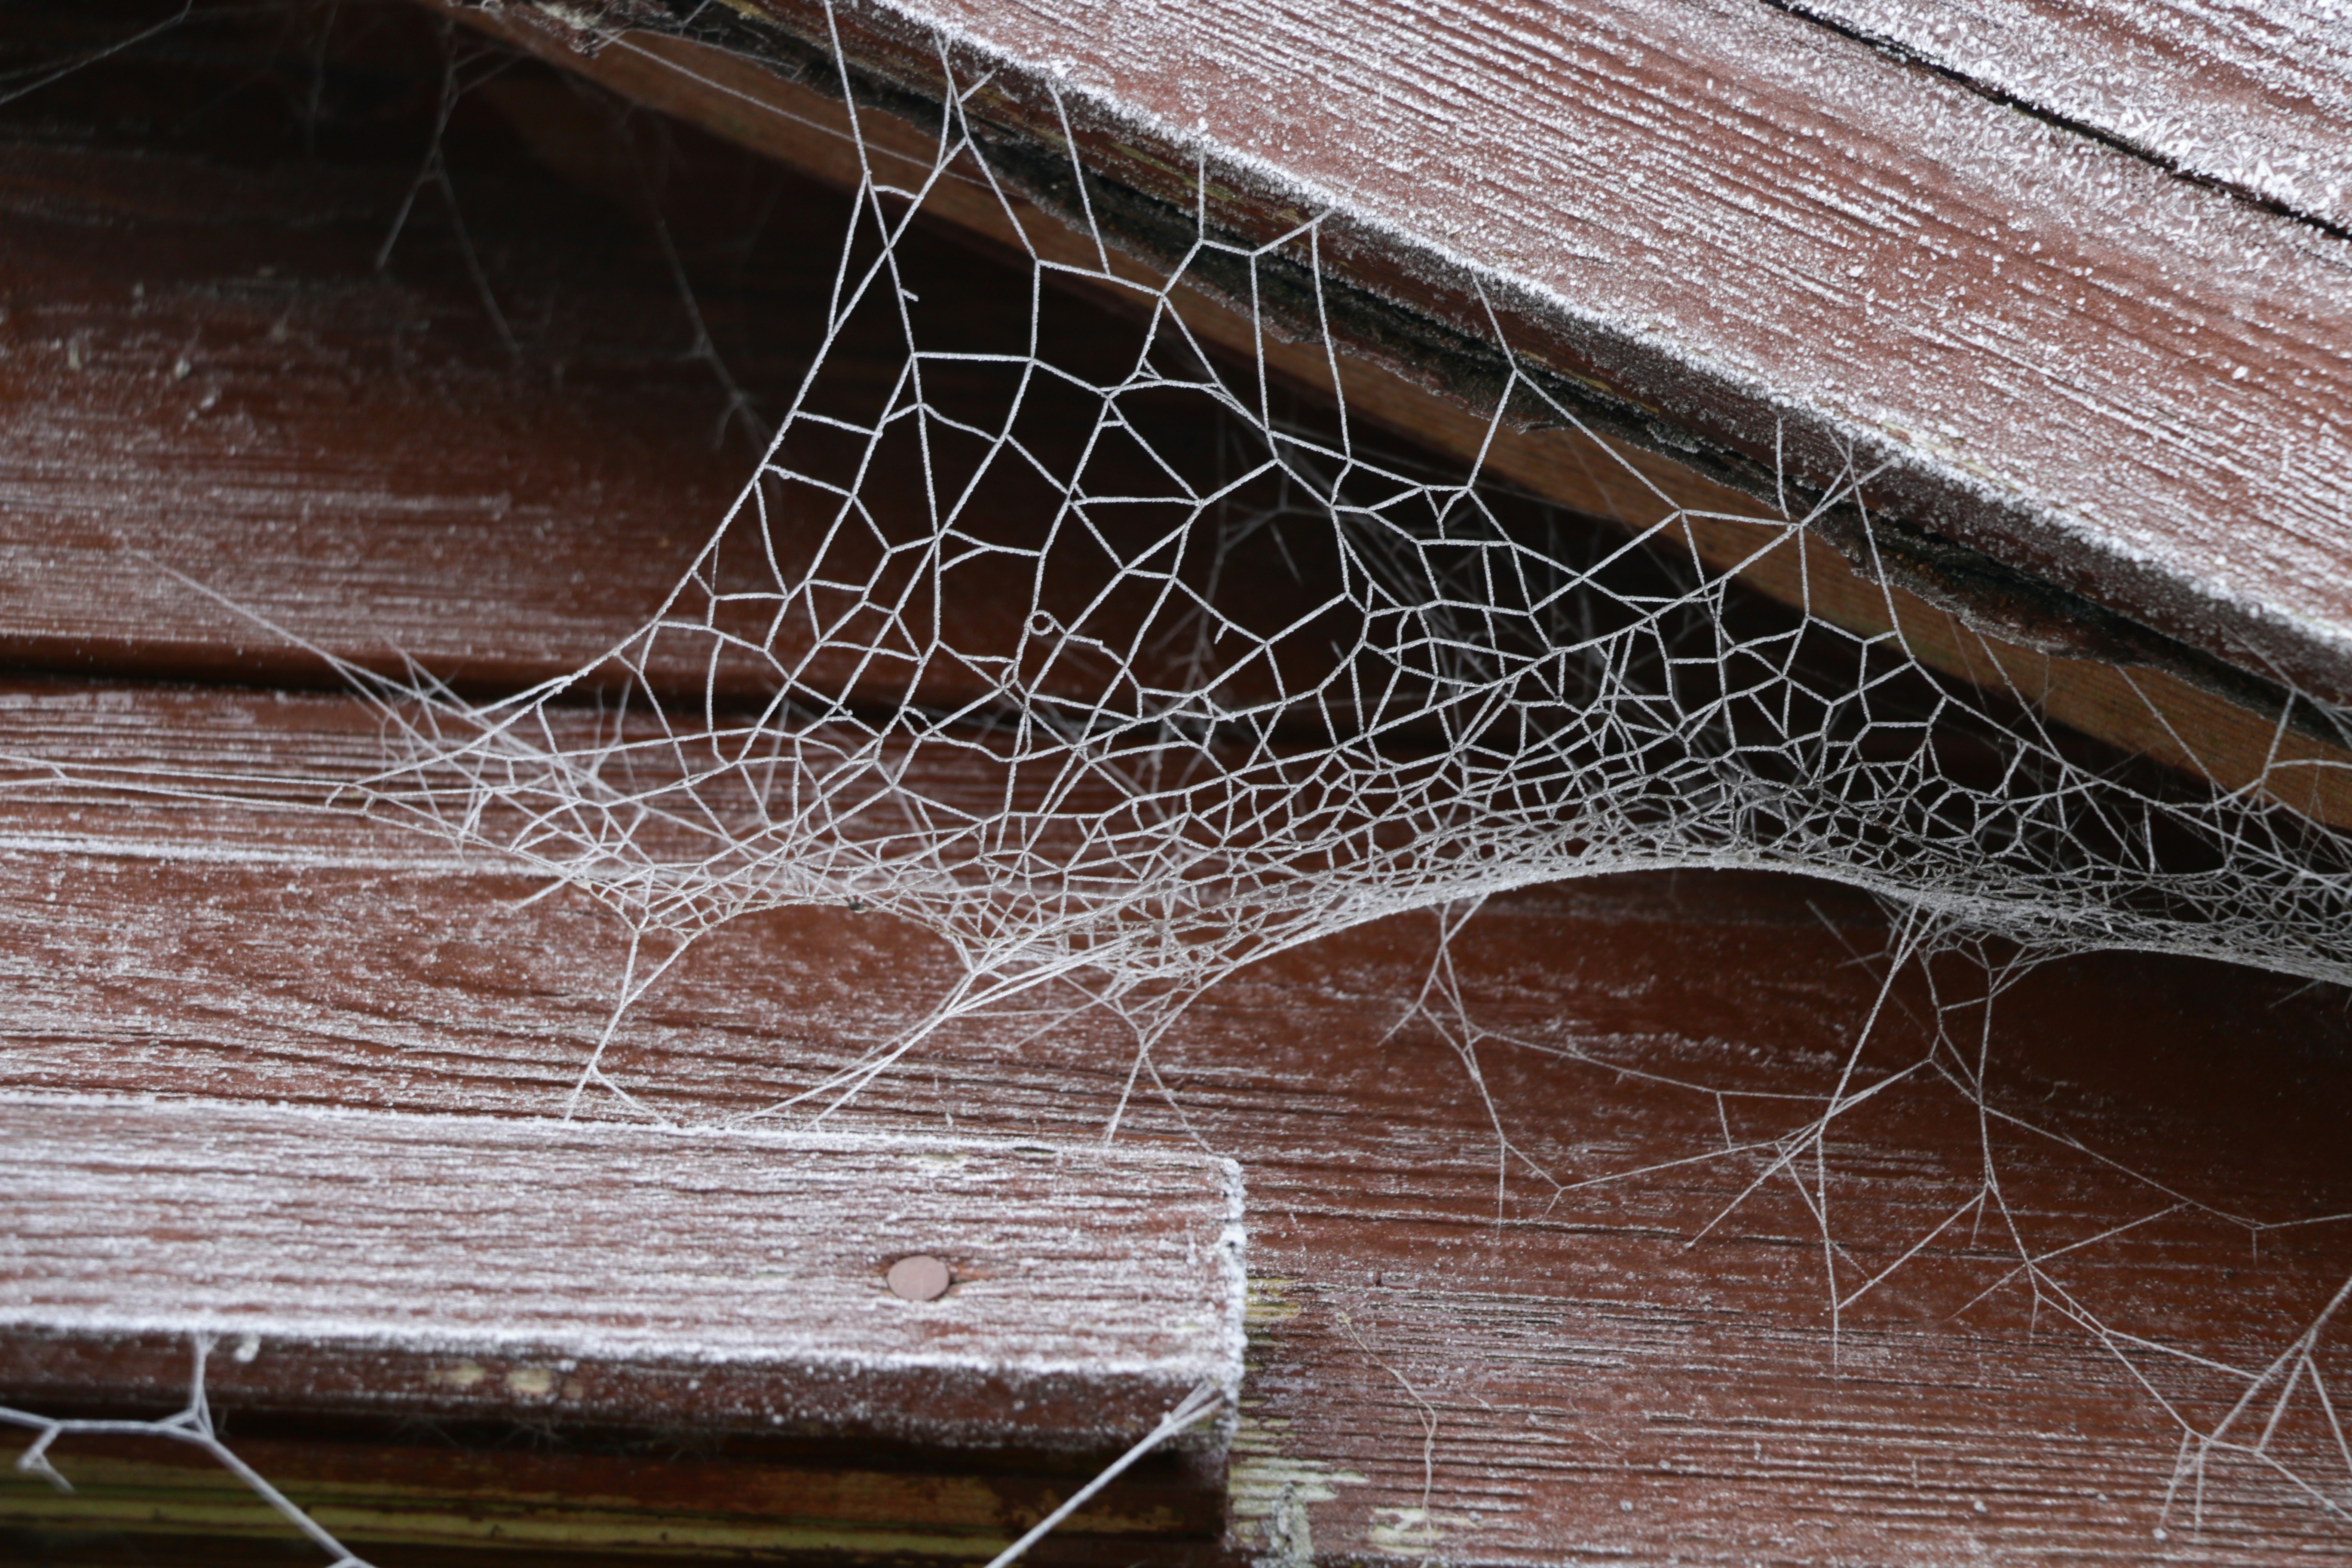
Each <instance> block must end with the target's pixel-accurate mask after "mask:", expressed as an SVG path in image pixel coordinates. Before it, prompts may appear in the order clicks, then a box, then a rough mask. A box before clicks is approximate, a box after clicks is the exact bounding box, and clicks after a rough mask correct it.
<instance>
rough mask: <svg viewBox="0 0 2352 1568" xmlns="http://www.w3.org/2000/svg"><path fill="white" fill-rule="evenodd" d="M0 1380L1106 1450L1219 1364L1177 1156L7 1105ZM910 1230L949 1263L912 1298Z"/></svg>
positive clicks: (1215, 1175)
mask: <svg viewBox="0 0 2352 1568" xmlns="http://www.w3.org/2000/svg"><path fill="white" fill-rule="evenodd" d="M0 1190H5V1194H6V1195H5V1199H0V1208H5V1216H6V1217H5V1225H0V1234H5V1236H6V1237H7V1240H6V1242H5V1245H0V1382H5V1384H6V1385H7V1386H9V1387H10V1388H11V1389H13V1390H15V1391H16V1392H17V1394H18V1397H20V1398H24V1397H30V1398H36V1399H47V1400H56V1399H59V1398H67V1399H70V1400H72V1401H73V1402H75V1403H76V1404H79V1405H93V1404H95V1405H118V1406H122V1405H152V1404H153V1403H155V1402H156V1401H158V1400H159V1399H168V1398H170V1397H171V1396H173V1395H174V1394H179V1393H180V1392H182V1391H184V1389H185V1387H186V1385H187V1380H188V1374H189V1366H190V1360H189V1356H190V1352H189V1346H190V1342H191V1341H192V1338H193V1337H194V1336H198V1335H202V1336H205V1338H207V1339H210V1340H215V1341H216V1342H218V1344H219V1346H220V1349H221V1352H222V1353H221V1354H220V1355H218V1356H216V1357H215V1359H214V1362H213V1363H212V1365H211V1368H210V1371H209V1373H208V1377H207V1383H208V1386H209V1388H210V1390H211V1392H212V1393H213V1394H214V1395H215V1397H217V1398H219V1399H221V1400H222V1401H224V1402H227V1403H236V1404H241V1405H253V1406H257V1407H260V1408H265V1409H267V1408H280V1409H284V1408H289V1407H290V1408H295V1409H309V1410H313V1411H328V1412H345V1411H369V1412H388V1413H404V1414H412V1415H443V1416H449V1415H459V1416H478V1415H528V1416H530V1417H531V1418H534V1419H539V1420H551V1421H568V1422H572V1423H574V1424H597V1423H602V1424H607V1425H611V1424H617V1423H622V1422H636V1423H646V1424H652V1425H667V1424H671V1423H688V1424H691V1425H693V1426H697V1427H698V1428H709V1429H711V1430H717V1431H724V1430H728V1429H730V1428H751V1429H754V1430H756V1429H758V1428H760V1427H761V1426H767V1427H772V1428H776V1429H779V1430H782V1431H786V1432H791V1433H793V1434H796V1435H811V1434H820V1433H834V1434H841V1435H846V1436H861V1437H878V1438H885V1439H888V1440H892V1441H898V1442H904V1443H909V1444H934V1445H940V1446H947V1447H982V1446H989V1445H1013V1446H1016V1447H1030V1448H1045V1449H1053V1448H1063V1449H1079V1450H1085V1451H1094V1450H1101V1449H1107V1448H1108V1449H1115V1448H1117V1447H1120V1446H1122V1445H1124V1444H1126V1443H1131V1442H1133V1441H1135V1440H1136V1439H1137V1438H1139V1437H1140V1436H1142V1435H1143V1434H1144V1433H1146V1432H1148V1431H1150V1429H1151V1427H1152V1426H1153V1425H1154V1424H1155V1423H1156V1422H1157V1421H1158V1420H1159V1419H1160V1416H1161V1415H1165V1414H1166V1412H1167V1411H1168V1410H1169V1409H1170V1408H1171V1407H1172V1406H1174V1405H1177V1404H1178V1403H1179V1402H1181V1400H1182V1399H1183V1398H1184V1396H1185V1395H1186V1394H1189V1393H1191V1392H1192V1390H1193V1389H1194V1388H1196V1387H1198V1386H1200V1385H1202V1384H1213V1385H1215V1386H1217V1387H1219V1388H1221V1389H1223V1390H1224V1391H1226V1393H1227V1394H1228V1395H1230V1394H1231V1393H1232V1391H1233V1390H1234V1387H1235V1386H1237V1384H1238V1383H1239V1379H1240V1375H1241V1363H1240V1353H1241V1308H1242V1272H1241V1259H1240V1250H1239V1249H1240V1246H1241V1188H1240V1184H1239V1177H1238V1173H1237V1172H1236V1171H1235V1169H1234V1167H1233V1166H1232V1165H1231V1164H1230V1163H1223V1162H1219V1161H1217V1160H1213V1159H1210V1158H1206V1157H1203V1156H1202V1155H1199V1154H1187V1153H1184V1152H1152V1151H1148V1150H1123V1151H1103V1150H1079V1149H1071V1148H1049V1147H1044V1146H1038V1145H1020V1146H1016V1145H1010V1144H1005V1143H980V1142H970V1141H961V1142H960V1141H956V1140H949V1139H938V1138H920V1139H912V1140H897V1141H891V1140H876V1139H872V1138H848V1137H832V1138H828V1137H825V1136H823V1135H820V1134H781V1135H779V1134H769V1133H755V1134H746V1135H743V1136H727V1135H719V1134H699V1135H698V1134H691V1133H670V1132H662V1131H638V1130H630V1129H620V1128H614V1127H609V1126H606V1127H598V1126H593V1125H578V1124H570V1123H564V1122H556V1121H527V1120H508V1119H490V1118H485V1117H415V1116H386V1115H383V1114H380V1113H367V1112H352V1113H335V1112H331V1111H326V1110H315V1109H314V1110H300V1109H291V1108H278V1107H260V1106H239V1105H234V1104H224V1103H188V1102H172V1103H164V1104H142V1103H138V1102H134V1101H125V1100H78V1099H47V1098H35V1099H21V1098H20V1099H14V1100H5V1101H0ZM908 1256H927V1257H931V1258H938V1259H940V1260H942V1261H944V1262H945V1263H946V1264H947V1266H948V1267H949V1268H950V1270H951V1273H952V1279H953V1284H952V1286H951V1287H950V1289H948V1290H947V1292H946V1293H945V1294H944V1295H942V1296H940V1297H939V1298H938V1299H937V1300H905V1299H902V1298H901V1297H900V1296H899V1295H898V1294H897V1293H895V1292H894V1288H893V1287H892V1286H890V1285H889V1284H887V1283H886V1279H885V1276H886V1274H887V1272H888V1270H889V1269H890V1268H891V1266H892V1265H893V1264H894V1263H896V1262H897V1261H898V1259H900V1258H905V1257H908Z"/></svg>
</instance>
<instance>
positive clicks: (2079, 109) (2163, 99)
mask: <svg viewBox="0 0 2352 1568" xmlns="http://www.w3.org/2000/svg"><path fill="white" fill-rule="evenodd" d="M1789 8H1790V10H1793V11H1798V12H1801V13H1802V14H1804V15H1806V16H1815V17H1819V18H1820V19H1822V21H1825V22H1829V23H1832V24H1833V25H1835V26H1840V27H1843V28H1845V29H1847V30H1848V31H1851V32H1853V33H1855V34H1857V35H1859V36H1861V37H1866V38H1869V39H1871V40H1872V41H1874V42H1879V43H1884V44H1886V45H1890V46H1892V47H1895V48H1896V49H1899V50H1901V51H1902V52H1903V53H1905V54H1906V55H1909V56H1911V57H1912V58H1916V59H1919V60H1923V61H1926V62H1927V63H1928V64H1930V65H1933V66H1935V67H1936V68H1938V69H1941V70H1946V71H1949V72H1951V73H1952V74H1953V75H1955V76H1957V77H1958V78H1960V79H1963V80H1965V81H1968V82H1970V83H1973V84H1975V85H1976V86H1978V87H1979V88H1981V89H1984V90H1985V91H1988V92H1992V93H1997V94H2000V96H2002V97H2004V98H2007V99H2009V100H2011V101H2013V102H2016V103H2020V104H2022V105H2024V106H2026V107H2028V108H2030V109H2033V110H2038V111H2040V112H2042V113H2043V114H2046V115H2050V116H2052V117H2053V118H2056V119H2058V120H2062V121H2066V122H2067V123H2069V124H2071V125H2074V126H2077V127H2080V128H2082V129H2084V130H2085V131H2089V132H2095V133H2096V134H2098V135H2101V136H2105V137H2109V138H2112V139H2113V140H2115V141H2116V142H2120V143H2122V144H2123V145H2125V146H2126V147H2129V148H2131V149H2133V150H2134V151H2136V152H2138V153H2143V154H2144V155H2146V156H2147V157H2150V158H2154V159H2157V160H2158V161H2160V162H2162V163H2166V164H2168V165H2169V166H2170V167H2172V168H2175V169H2178V170H2179V171H2180V172H2181V173H2183V174H2191V175H2194V176H2196V177H2198V178H2200V179H2206V180H2210V181H2212V182H2213V183H2214V184H2219V185H2222V186H2226V187H2227V188H2229V189H2231V190H2232V191H2236V192H2238V193H2240V194H2242V195H2246V196H2248V197H2251V198H2252V199H2253V200H2256V201H2262V202H2268V203H2272V204H2274V205H2277V206H2280V207H2283V208H2285V209H2286V210H2287V211H2289V212H2292V213H2294V214H2297V215H2299V216H2305V217H2308V218H2310V219H2313V220H2314V221H2315V222H2318V223H2322V224H2326V225H2329V226H2333V227H2335V228H2336V229H2338V230H2342V229H2344V228H2347V227H2352V29H2347V26H2346V25H2345V20H2344V15H2343V13H2342V11H2341V10H2339V9H2337V8H2336V7H2335V6H2332V5H2325V4H2321V5H2311V4H2298V3H2294V0H2287V3H2280V4H2266V5H2260V6H2251V5H2248V6H2240V5H2203V4H2198V3H2195V0H2189V3H2185V4H2184V3H2180V0H1961V3H1960V4H1957V5H1955V4H1951V3H1949V0H1939V3H1937V4H1934V5H1923V4H1918V3H1916V0H1790V5H1789Z"/></svg>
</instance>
